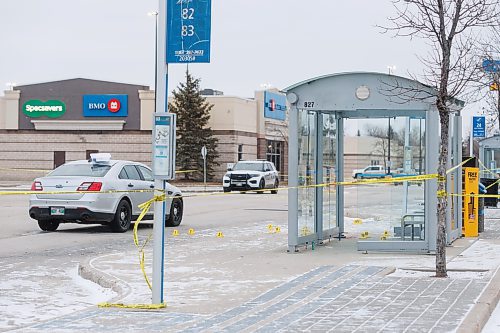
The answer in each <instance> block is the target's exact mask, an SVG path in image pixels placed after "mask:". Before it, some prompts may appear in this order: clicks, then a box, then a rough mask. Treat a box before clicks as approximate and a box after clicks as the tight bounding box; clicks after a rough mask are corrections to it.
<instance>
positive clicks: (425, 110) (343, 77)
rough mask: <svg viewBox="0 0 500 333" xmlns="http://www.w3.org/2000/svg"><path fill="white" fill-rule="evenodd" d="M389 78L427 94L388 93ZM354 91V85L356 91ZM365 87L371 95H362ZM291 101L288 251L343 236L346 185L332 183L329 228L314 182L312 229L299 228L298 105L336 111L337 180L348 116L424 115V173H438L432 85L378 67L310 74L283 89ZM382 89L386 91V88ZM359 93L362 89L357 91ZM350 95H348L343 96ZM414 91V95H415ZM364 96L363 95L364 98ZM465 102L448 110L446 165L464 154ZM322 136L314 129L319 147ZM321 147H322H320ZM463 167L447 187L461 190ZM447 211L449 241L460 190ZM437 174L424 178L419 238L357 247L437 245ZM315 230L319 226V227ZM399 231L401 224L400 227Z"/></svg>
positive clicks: (458, 225)
mask: <svg viewBox="0 0 500 333" xmlns="http://www.w3.org/2000/svg"><path fill="white" fill-rule="evenodd" d="M387 82H396V84H397V85H398V86H400V87H406V88H404V90H401V93H402V94H404V93H405V91H412V92H413V93H414V92H415V91H419V90H420V91H421V95H425V96H427V97H426V98H419V95H418V94H416V95H413V96H414V99H413V100H410V99H408V100H406V99H405V100H404V102H401V100H402V97H401V96H399V97H398V96H396V99H399V100H398V101H394V100H393V99H394V96H392V98H391V96H389V95H390V91H389V93H387ZM360 89H362V90H361V92H360V93H358V91H360ZM366 91H368V92H369V94H370V98H368V97H366ZM284 92H285V93H286V94H287V99H288V101H289V103H290V112H289V153H288V166H289V169H288V170H289V182H288V185H289V187H290V189H289V192H288V251H289V252H297V251H298V249H299V247H300V246H304V245H307V244H312V243H313V242H314V243H316V244H321V243H322V242H323V241H324V240H327V239H331V238H334V237H338V238H339V239H341V238H342V237H343V233H344V231H345V228H344V186H342V185H335V186H336V193H337V197H336V221H337V225H336V226H335V227H333V228H330V229H327V230H324V229H323V200H322V199H323V198H322V195H323V191H322V189H321V187H316V188H315V196H314V198H315V199H314V200H315V202H314V206H315V209H314V212H315V213H314V224H315V230H314V231H313V232H312V233H310V234H307V235H301V234H299V214H298V212H299V211H298V197H299V195H298V189H299V187H300V184H299V133H300V132H299V110H307V111H308V112H314V113H316V114H317V115H321V114H325V113H326V114H334V115H335V119H336V129H337V135H336V149H337V154H336V161H335V176H336V180H337V182H342V181H344V131H343V124H344V119H349V118H392V117H411V118H420V119H425V152H426V156H425V173H426V174H437V167H438V157H439V134H438V133H440V132H439V126H440V125H439V123H440V122H439V114H438V112H437V109H436V107H435V106H434V103H433V102H434V100H435V98H432V97H433V96H435V93H434V90H433V89H432V88H430V87H428V86H424V85H422V84H421V83H419V82H417V81H414V80H410V79H407V78H402V77H395V76H393V75H387V74H382V73H342V74H333V75H326V76H321V77H318V78H313V79H310V80H307V81H304V82H301V83H298V84H296V85H293V86H290V87H289V88H287V89H285V90H284ZM384 92H385V93H384ZM359 94H364V96H363V95H362V96H361V98H360V96H357V95H359ZM345 96H351V97H347V98H346V97H345ZM415 96H416V97H415ZM365 97H366V98H365ZM462 107H463V102H461V101H458V100H456V101H454V104H453V105H452V112H451V113H450V115H449V117H450V132H449V135H450V140H449V147H448V151H449V159H448V168H451V166H452V165H458V164H459V163H460V162H461V160H462V135H461V128H462V120H461V115H460V110H461V108H462ZM315 118H316V124H315V125H316V128H319V129H321V128H322V117H320V116H316V117H315ZM321 139H322V136H321V135H316V144H317V146H316V147H319V148H322V142H321V141H322V140H321ZM319 148H318V149H316V151H315V155H316V156H315V161H316V165H315V170H314V172H313V175H315V177H316V179H315V181H316V182H315V184H320V183H321V182H322V180H323V174H322V167H321V165H322V160H321V159H322V156H323V153H322V150H321V149H319ZM320 151H321V153H319V152H320ZM461 183H462V182H461V167H458V168H456V169H454V170H453V171H452V172H450V173H449V174H448V175H447V185H446V186H447V192H448V193H450V192H453V193H461ZM448 207H449V209H448V214H447V221H446V228H447V234H446V237H447V242H448V244H451V243H452V242H453V241H454V240H455V239H457V238H459V237H461V235H462V201H461V198H460V197H458V196H448ZM436 212H437V179H431V180H428V181H426V182H425V189H424V223H425V227H424V232H425V236H424V239H423V240H412V241H409V240H390V241H370V240H360V241H358V250H359V251H400V252H405V251H407V252H424V253H429V252H433V251H435V249H436V233H437V214H436ZM318 231H319V232H318ZM402 232H403V230H402Z"/></svg>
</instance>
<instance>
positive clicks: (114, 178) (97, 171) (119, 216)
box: [29, 153, 183, 232]
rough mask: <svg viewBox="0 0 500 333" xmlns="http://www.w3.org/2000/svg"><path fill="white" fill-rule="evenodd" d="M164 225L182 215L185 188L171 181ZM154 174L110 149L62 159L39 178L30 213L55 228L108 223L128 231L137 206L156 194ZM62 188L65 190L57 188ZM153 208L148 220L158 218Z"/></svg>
mask: <svg viewBox="0 0 500 333" xmlns="http://www.w3.org/2000/svg"><path fill="white" fill-rule="evenodd" d="M165 186H166V193H167V196H168V197H170V199H167V202H166V209H165V212H166V214H165V215H166V220H165V226H178V225H179V224H180V223H181V221H182V213H183V201H182V194H181V191H180V190H179V189H178V188H177V187H175V186H173V185H170V184H168V183H166V185H165ZM153 189H154V179H153V174H152V172H151V169H149V168H148V167H147V166H146V165H144V164H142V163H137V162H131V161H122V160H112V159H111V155H110V154H106V153H100V154H91V158H90V159H89V160H80V161H73V162H69V163H66V164H63V165H61V166H59V167H58V168H56V169H55V170H53V171H51V172H50V173H49V174H48V175H47V176H45V177H41V178H37V179H35V180H34V182H33V184H32V186H31V190H32V191H34V192H36V194H32V195H31V196H30V202H29V215H30V217H31V218H33V219H35V220H37V221H38V226H39V227H40V229H42V230H45V231H55V230H56V229H57V228H58V227H59V224H60V223H68V222H73V223H81V224H107V225H109V226H110V227H111V230H113V231H114V232H125V231H127V230H128V229H129V227H130V224H131V221H133V220H135V219H136V218H137V217H138V216H139V214H140V213H141V209H140V208H139V207H138V205H140V204H141V203H143V202H146V201H148V200H149V199H151V198H152V197H153ZM57 192H61V193H57ZM152 210H153V209H151V210H150V211H149V212H148V213H147V214H146V216H145V217H144V219H145V220H151V219H152V218H153V212H152Z"/></svg>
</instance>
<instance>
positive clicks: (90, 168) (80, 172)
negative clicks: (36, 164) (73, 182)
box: [49, 163, 111, 177]
mask: <svg viewBox="0 0 500 333" xmlns="http://www.w3.org/2000/svg"><path fill="white" fill-rule="evenodd" d="M109 169H111V165H107V164H90V163H89V164H64V165H61V166H60V167H58V168H57V169H55V170H54V171H52V172H51V173H49V176H82V177H103V176H104V175H106V173H108V171H109Z"/></svg>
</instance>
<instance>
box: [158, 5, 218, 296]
mask: <svg viewBox="0 0 500 333" xmlns="http://www.w3.org/2000/svg"><path fill="white" fill-rule="evenodd" d="M158 1H159V5H158V16H157V19H158V27H160V29H158V34H157V37H156V38H157V39H156V82H157V85H156V99H155V114H154V117H153V138H152V150H153V174H154V177H155V195H161V194H164V193H165V180H168V179H174V177H175V121H176V118H175V115H172V114H171V113H168V103H167V95H168V64H169V63H207V62H210V30H211V7H212V1H211V0H158ZM167 138H168V139H167ZM168 154H170V155H168ZM167 202H168V199H167ZM165 213H166V202H165V201H156V202H155V206H154V225H153V243H154V244H153V283H152V284H153V285H152V289H153V290H152V292H153V295H152V303H153V304H164V301H163V276H164V258H165V252H164V247H165Z"/></svg>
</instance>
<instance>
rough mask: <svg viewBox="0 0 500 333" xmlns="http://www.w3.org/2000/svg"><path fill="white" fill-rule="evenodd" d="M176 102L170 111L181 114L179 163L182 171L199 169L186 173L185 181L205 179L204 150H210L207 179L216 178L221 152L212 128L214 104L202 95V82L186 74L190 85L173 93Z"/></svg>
mask: <svg viewBox="0 0 500 333" xmlns="http://www.w3.org/2000/svg"><path fill="white" fill-rule="evenodd" d="M173 95H174V99H173V101H172V103H168V109H169V112H172V113H175V114H176V115H177V148H176V164H177V166H178V168H180V169H181V170H197V171H196V172H188V173H183V175H184V179H187V180H189V179H192V180H203V158H202V156H201V148H202V147H203V146H206V147H207V179H212V178H213V168H214V166H216V165H219V163H217V162H216V159H217V157H219V153H218V152H217V141H218V140H217V138H215V137H214V136H213V131H212V129H211V128H210V127H208V121H209V119H210V110H212V108H213V105H212V104H210V103H208V102H207V100H206V99H205V98H204V97H203V96H201V94H200V79H195V78H193V76H192V75H191V74H189V71H186V82H181V83H180V84H179V86H178V87H177V89H176V90H174V91H173Z"/></svg>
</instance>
